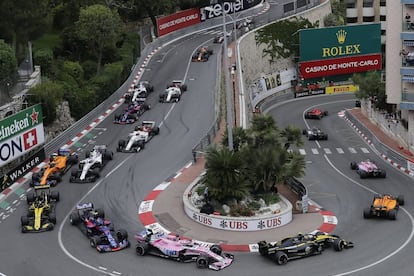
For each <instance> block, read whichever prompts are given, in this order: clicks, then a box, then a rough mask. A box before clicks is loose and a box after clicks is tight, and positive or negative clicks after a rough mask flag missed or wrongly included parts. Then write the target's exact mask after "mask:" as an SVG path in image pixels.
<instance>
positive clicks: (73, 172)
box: [70, 164, 80, 177]
mask: <svg viewBox="0 0 414 276" xmlns="http://www.w3.org/2000/svg"><path fill="white" fill-rule="evenodd" d="M79 165H80V164H79ZM70 176H73V177H77V176H78V169H73V170H72V171H71V172H70Z"/></svg>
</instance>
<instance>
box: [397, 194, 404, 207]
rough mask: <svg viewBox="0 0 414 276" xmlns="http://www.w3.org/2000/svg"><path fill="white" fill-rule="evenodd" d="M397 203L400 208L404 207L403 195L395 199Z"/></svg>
mask: <svg viewBox="0 0 414 276" xmlns="http://www.w3.org/2000/svg"><path fill="white" fill-rule="evenodd" d="M397 202H398V205H401V206H403V205H404V203H405V202H404V195H399V196H398V197H397Z"/></svg>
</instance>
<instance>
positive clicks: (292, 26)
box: [256, 17, 319, 62]
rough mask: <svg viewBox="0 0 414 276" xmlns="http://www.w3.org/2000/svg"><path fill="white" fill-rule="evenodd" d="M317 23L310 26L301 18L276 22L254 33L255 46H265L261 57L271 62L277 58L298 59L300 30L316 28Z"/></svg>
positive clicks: (306, 20) (308, 22) (307, 21)
mask: <svg viewBox="0 0 414 276" xmlns="http://www.w3.org/2000/svg"><path fill="white" fill-rule="evenodd" d="M318 25H319V22H316V23H315V24H312V23H311V22H310V21H309V20H308V19H306V18H303V17H299V18H298V17H293V18H291V19H288V20H282V21H276V22H275V23H273V24H270V25H267V26H266V27H264V28H261V29H259V30H258V31H257V32H256V43H257V45H261V44H265V45H266V48H265V49H264V50H263V57H266V56H268V57H269V61H270V62H273V61H275V60H276V59H278V58H288V57H291V56H294V57H299V35H298V31H299V30H301V29H308V28H315V27H318Z"/></svg>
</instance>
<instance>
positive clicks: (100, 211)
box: [95, 208, 105, 218]
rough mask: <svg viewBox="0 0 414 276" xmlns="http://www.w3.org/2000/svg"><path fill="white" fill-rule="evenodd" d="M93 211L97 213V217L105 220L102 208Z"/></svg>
mask: <svg viewBox="0 0 414 276" xmlns="http://www.w3.org/2000/svg"><path fill="white" fill-rule="evenodd" d="M95 211H96V212H97V213H98V217H100V218H105V211H104V210H103V209H102V208H98V209H96V210H95Z"/></svg>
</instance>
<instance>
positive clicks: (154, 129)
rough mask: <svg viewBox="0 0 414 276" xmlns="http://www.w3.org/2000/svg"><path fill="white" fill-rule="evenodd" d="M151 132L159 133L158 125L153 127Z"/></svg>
mask: <svg viewBox="0 0 414 276" xmlns="http://www.w3.org/2000/svg"><path fill="white" fill-rule="evenodd" d="M153 132H154V135H158V134H160V128H159V127H154V128H153Z"/></svg>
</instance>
